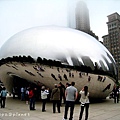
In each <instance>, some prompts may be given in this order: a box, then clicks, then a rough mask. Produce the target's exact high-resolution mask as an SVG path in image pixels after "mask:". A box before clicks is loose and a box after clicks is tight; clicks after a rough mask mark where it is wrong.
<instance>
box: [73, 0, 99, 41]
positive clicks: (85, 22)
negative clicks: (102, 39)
mask: <svg viewBox="0 0 120 120" xmlns="http://www.w3.org/2000/svg"><path fill="white" fill-rule="evenodd" d="M75 17H76V19H75V20H76V29H77V30H81V31H83V32H86V33H88V34H90V35H91V36H93V37H95V38H96V39H98V36H96V35H95V33H93V32H92V31H91V29H90V20H89V10H88V8H87V4H86V3H85V2H84V1H79V2H77V4H76V9H75Z"/></svg>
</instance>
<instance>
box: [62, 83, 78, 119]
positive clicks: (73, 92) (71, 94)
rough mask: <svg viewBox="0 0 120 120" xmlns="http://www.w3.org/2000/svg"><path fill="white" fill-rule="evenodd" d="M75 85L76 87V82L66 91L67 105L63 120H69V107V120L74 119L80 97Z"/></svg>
mask: <svg viewBox="0 0 120 120" xmlns="http://www.w3.org/2000/svg"><path fill="white" fill-rule="evenodd" d="M74 85H75V82H71V86H69V87H67V88H66V90H65V97H66V103H65V112H64V118H63V120H67V114H68V109H69V107H70V117H69V120H72V119H73V112H74V106H75V101H76V99H77V97H78V91H77V89H76V88H75V87H74Z"/></svg>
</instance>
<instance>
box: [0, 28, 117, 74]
mask: <svg viewBox="0 0 120 120" xmlns="http://www.w3.org/2000/svg"><path fill="white" fill-rule="evenodd" d="M18 55H26V56H28V55H30V56H32V57H33V58H37V57H41V58H46V59H52V60H60V61H62V62H64V63H66V64H69V65H77V66H79V65H81V64H83V65H86V66H87V65H89V66H90V67H91V68H93V67H94V65H95V62H96V63H97V65H98V66H99V67H101V68H102V69H103V70H108V71H110V68H111V67H110V65H112V66H113V70H112V71H115V73H116V68H115V61H114V59H113V57H112V55H111V54H110V53H109V51H108V50H107V49H106V48H105V47H104V46H103V45H102V44H101V43H99V42H98V41H97V40H96V39H95V38H93V37H91V36H90V35H88V34H86V33H83V32H81V31H77V30H74V29H70V28H61V27H35V28H31V29H28V30H24V31H22V32H19V33H17V34H16V35H14V36H13V37H11V38H10V39H9V40H8V41H7V42H6V43H5V44H4V45H3V46H2V48H1V52H0V58H6V57H12V56H18Z"/></svg>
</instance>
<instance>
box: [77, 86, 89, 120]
mask: <svg viewBox="0 0 120 120" xmlns="http://www.w3.org/2000/svg"><path fill="white" fill-rule="evenodd" d="M79 94H80V95H81V98H80V103H81V111H80V115H79V120H82V115H83V112H84V108H85V120H88V110H89V103H90V102H89V92H88V86H84V88H83V89H82V90H81V91H80V92H79Z"/></svg>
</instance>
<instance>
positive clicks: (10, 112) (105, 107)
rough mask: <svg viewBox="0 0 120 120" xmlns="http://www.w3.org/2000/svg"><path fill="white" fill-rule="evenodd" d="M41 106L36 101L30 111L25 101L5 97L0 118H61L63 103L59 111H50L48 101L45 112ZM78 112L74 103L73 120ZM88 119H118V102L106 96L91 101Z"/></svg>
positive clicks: (58, 119) (119, 114) (0, 110)
mask: <svg viewBox="0 0 120 120" xmlns="http://www.w3.org/2000/svg"><path fill="white" fill-rule="evenodd" d="M41 107H42V106H41V102H36V110H35V111H30V110H29V106H28V105H26V104H25V101H20V100H18V99H13V98H12V97H7V100H6V108H0V120H62V118H63V115H64V105H62V107H61V113H52V103H50V102H49V103H47V104H46V112H42V111H41ZM79 112H80V105H79V104H76V105H75V110H74V119H73V120H78V116H79ZM68 118H69V113H68ZM83 120H84V115H83ZM89 120H120V103H117V104H115V103H113V99H108V98H107V99H106V100H103V101H101V102H99V103H91V104H90V109H89Z"/></svg>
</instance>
